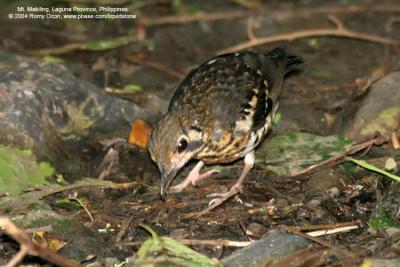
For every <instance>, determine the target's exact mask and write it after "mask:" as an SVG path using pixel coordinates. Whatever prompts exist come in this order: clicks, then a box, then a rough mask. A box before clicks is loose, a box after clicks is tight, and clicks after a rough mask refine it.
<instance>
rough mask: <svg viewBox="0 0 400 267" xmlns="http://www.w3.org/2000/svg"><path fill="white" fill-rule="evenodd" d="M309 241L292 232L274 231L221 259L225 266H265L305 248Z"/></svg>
mask: <svg viewBox="0 0 400 267" xmlns="http://www.w3.org/2000/svg"><path fill="white" fill-rule="evenodd" d="M308 245H310V241H309V240H307V239H305V238H303V237H300V236H297V235H293V234H286V233H279V232H274V233H271V234H270V235H268V236H267V237H265V238H263V239H260V240H258V241H256V242H254V243H253V244H251V245H250V246H248V247H245V248H243V249H240V250H238V251H235V252H234V253H233V254H232V255H230V256H228V257H226V258H224V259H222V263H223V264H224V266H225V267H258V266H266V264H268V263H273V262H275V261H277V260H279V259H282V258H284V257H285V256H288V255H290V254H292V253H294V252H296V251H298V250H301V249H304V248H306V247H307V246H308Z"/></svg>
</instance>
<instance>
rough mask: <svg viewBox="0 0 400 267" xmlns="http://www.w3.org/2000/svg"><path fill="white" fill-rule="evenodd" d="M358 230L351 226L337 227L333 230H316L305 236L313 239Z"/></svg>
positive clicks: (356, 227) (355, 226) (356, 226)
mask: <svg viewBox="0 0 400 267" xmlns="http://www.w3.org/2000/svg"><path fill="white" fill-rule="evenodd" d="M358 228H359V227H358V225H352V226H345V227H338V228H335V229H326V230H318V231H313V232H308V233H307V235H309V236H313V237H317V236H325V235H331V234H337V233H344V232H349V231H351V230H354V229H358Z"/></svg>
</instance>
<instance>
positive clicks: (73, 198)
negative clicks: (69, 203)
mask: <svg viewBox="0 0 400 267" xmlns="http://www.w3.org/2000/svg"><path fill="white" fill-rule="evenodd" d="M68 199H69V200H74V201H76V202H78V204H79V206H81V207H82V208H83V209H84V210H85V212H86V214H87V215H88V216H89V219H90V221H91V222H94V218H93V216H92V213H90V211H89V209H88V207H87V205H86V204H85V203H83V201H82V200H81V199H79V198H78V193H77V192H75V193H74V194H71V195H69V196H68Z"/></svg>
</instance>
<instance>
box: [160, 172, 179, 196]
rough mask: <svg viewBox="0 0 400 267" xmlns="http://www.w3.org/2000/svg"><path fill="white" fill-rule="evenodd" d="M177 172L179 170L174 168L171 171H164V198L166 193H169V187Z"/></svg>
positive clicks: (162, 192)
mask: <svg viewBox="0 0 400 267" xmlns="http://www.w3.org/2000/svg"><path fill="white" fill-rule="evenodd" d="M177 172H178V170H172V171H170V172H163V174H162V175H161V191H160V195H161V197H162V198H164V197H165V195H166V194H167V191H168V188H169V186H170V184H171V182H172V180H173V179H174V177H175V175H176V173H177Z"/></svg>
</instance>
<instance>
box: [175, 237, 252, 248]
mask: <svg viewBox="0 0 400 267" xmlns="http://www.w3.org/2000/svg"><path fill="white" fill-rule="evenodd" d="M178 241H179V242H180V243H182V244H184V245H188V246H193V245H206V246H224V247H247V246H248V245H250V244H251V243H252V242H250V241H232V240H226V239H220V240H198V239H179V240H178Z"/></svg>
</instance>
